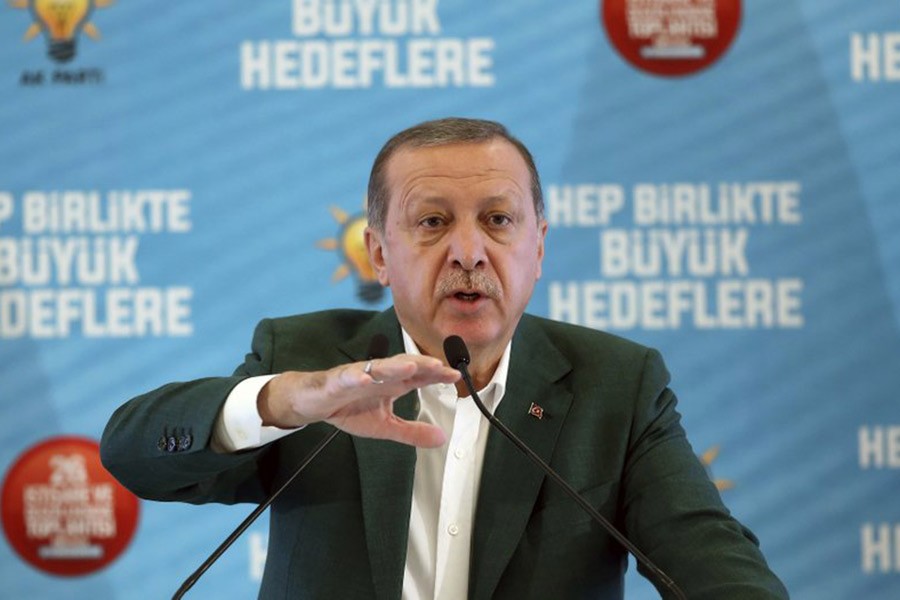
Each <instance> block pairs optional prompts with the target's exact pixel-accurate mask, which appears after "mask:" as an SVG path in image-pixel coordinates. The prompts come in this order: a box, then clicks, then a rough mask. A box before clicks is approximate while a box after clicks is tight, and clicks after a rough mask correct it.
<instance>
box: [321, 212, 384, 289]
mask: <svg viewBox="0 0 900 600" xmlns="http://www.w3.org/2000/svg"><path fill="white" fill-rule="evenodd" d="M331 214H332V215H334V218H335V220H336V221H337V222H338V223H340V224H341V230H340V232H339V233H338V235H337V237H336V238H329V239H327V240H320V241H319V242H318V244H317V245H318V246H319V247H320V248H323V249H325V250H339V251H340V253H341V254H343V255H344V262H343V263H341V265H340V266H339V267H338V268H337V270H336V271H335V272H334V276H333V277H332V279H333V280H334V281H340V280H341V279H343V278H345V277H346V276H347V275H349V274H350V273H353V274H354V275H355V276H356V283H357V288H356V294H357V296H359V299H360V300H362V301H363V302H365V303H367V304H375V303H377V302H378V301H380V300H381V299H382V297H383V296H384V288H383V287H382V286H381V284H380V283H379V282H378V277H377V276H376V275H375V269H373V268H372V263H370V262H369V252H368V250H367V249H366V240H365V236H364V235H363V232H364V231H365V229H366V225H367V220H366V213H365V212H361V213H358V214H356V215H354V216H352V217H351V216H349V215H348V214H347V213H345V212H344V211H343V210H341V209H340V208H337V207H335V206H333V207H331Z"/></svg>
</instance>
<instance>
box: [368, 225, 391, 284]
mask: <svg viewBox="0 0 900 600" xmlns="http://www.w3.org/2000/svg"><path fill="white" fill-rule="evenodd" d="M364 236H365V238H366V249H367V250H368V251H369V262H370V263H372V268H373V269H374V270H375V276H376V277H378V283H380V284H381V285H383V286H384V287H387V286H389V285H390V283H391V282H390V280H389V279H388V273H387V260H386V256H385V254H386V253H385V248H384V242H383V240H382V238H381V236H382V234H381V233H379V232H378V231H377V230H375V229H372V228H371V227H366V230H365V232H364Z"/></svg>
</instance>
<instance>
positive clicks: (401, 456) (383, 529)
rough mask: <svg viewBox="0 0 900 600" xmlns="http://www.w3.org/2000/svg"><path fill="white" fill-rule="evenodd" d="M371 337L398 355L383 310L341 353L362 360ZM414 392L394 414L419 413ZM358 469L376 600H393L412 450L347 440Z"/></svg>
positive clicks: (399, 342) (390, 317)
mask: <svg viewBox="0 0 900 600" xmlns="http://www.w3.org/2000/svg"><path fill="white" fill-rule="evenodd" d="M376 333H382V334H384V335H386V336H387V338H388V342H389V354H390V355H393V354H397V353H399V352H403V339H402V336H401V334H400V325H399V323H398V322H397V318H396V316H395V315H394V311H393V310H387V311H385V312H383V313H381V314H380V315H378V316H377V317H375V319H373V320H372V322H371V323H370V324H369V325H367V326H366V327H364V328H362V329H361V330H360V333H359V335H357V336H356V338H354V339H353V340H350V341H349V342H347V344H345V345H344V346H342V347H341V350H342V351H343V352H344V353H345V354H347V356H348V357H350V358H351V359H352V360H354V361H357V360H365V359H366V356H365V353H366V349H367V348H368V345H369V340H371V338H372V336H373V335H374V334H376ZM417 402H418V397H417V394H416V393H415V392H412V393H409V394H407V395H405V396H403V397H402V398H398V399H397V401H396V402H395V403H394V413H395V414H397V415H398V416H399V417H401V418H403V419H415V418H416V415H417V412H418V407H417ZM351 439H352V440H353V447H354V449H355V450H356V460H357V463H358V465H359V480H360V487H361V490H362V492H361V493H362V510H363V522H364V527H365V532H366V546H367V548H368V551H369V561H370V563H371V566H372V579H373V582H374V586H375V592H376V594H377V598H379V599H380V600H396V599H397V598H400V595H401V593H402V589H403V570H404V565H405V562H406V545H407V538H408V531H409V514H410V508H411V506H412V488H413V476H414V474H415V465H416V450H415V448H413V447H412V446H406V445H404V444H398V443H396V442H386V441H383V440H372V439H367V438H360V437H355V436H354V437H351Z"/></svg>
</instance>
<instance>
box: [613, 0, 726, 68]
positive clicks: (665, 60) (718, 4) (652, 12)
mask: <svg viewBox="0 0 900 600" xmlns="http://www.w3.org/2000/svg"><path fill="white" fill-rule="evenodd" d="M600 12H601V18H602V21H603V25H604V27H605V28H606V33H607V35H608V36H609V40H610V42H612V45H613V46H614V47H615V48H616V50H617V51H618V52H619V54H621V55H622V57H623V58H624V59H625V60H626V61H628V62H629V63H631V64H632V65H633V66H635V67H637V68H638V69H641V70H642V71H645V72H647V73H652V74H654V75H662V76H665V77H679V76H684V75H691V74H694V73H696V72H698V71H701V70H703V69H705V68H707V67H708V66H710V65H711V64H713V63H714V62H716V61H717V60H719V59H720V58H721V57H722V55H723V54H724V53H725V51H726V50H728V48H729V46H731V43H732V42H733V41H734V38H735V35H736V34H737V31H738V26H739V25H740V20H741V0H601V3H600Z"/></svg>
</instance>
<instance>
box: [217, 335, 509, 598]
mask: <svg viewBox="0 0 900 600" xmlns="http://www.w3.org/2000/svg"><path fill="white" fill-rule="evenodd" d="M403 346H404V349H405V351H406V353H408V354H420V352H419V349H418V347H417V346H416V344H415V342H414V341H413V340H412V338H411V337H410V336H409V334H407V333H406V331H405V330H404V331H403ZM511 346H512V343H511V342H510V344H507V346H506V350H505V351H504V352H503V356H502V357H501V358H500V363H499V364H498V365H497V369H496V370H495V371H494V376H493V378H492V379H491V380H490V382H488V384H487V386H485V387H484V389H482V390H479V391H478V396H479V397H480V398H481V399H482V401H483V402H484V404H485V406H486V407H487V408H488V410H490V411H491V412H492V413H493V412H494V411H495V410H496V408H497V406H498V405H499V404H500V401H501V400H502V398H503V394H504V392H505V389H506V376H507V373H508V371H509V356H510V351H511ZM273 377H275V375H263V376H259V377H250V378H248V379H245V380H244V381H242V382H241V383H239V384H238V385H237V386H235V388H234V389H233V390H232V391H231V394H229V396H228V398H227V400H226V401H225V405H224V407H223V408H222V412H221V413H220V414H219V418H218V420H217V422H216V427H215V430H214V433H213V440H212V447H213V449H214V450H216V451H219V452H236V451H238V450H246V449H248V448H255V447H259V446H262V445H264V444H268V443H270V442H273V441H275V440H277V439H279V438H281V437H284V436H285V435H288V434H290V433H292V432H294V431H297V430H296V429H280V428H278V427H270V426H263V425H262V418H261V417H260V416H259V412H258V410H257V407H256V399H257V396H258V394H259V392H260V390H261V389H262V388H263V386H265V384H266V383H268V381H269V380H270V379H272V378H273ZM418 396H419V413H418V417H417V419H418V420H419V421H423V422H426V423H433V424H435V425H437V426H439V427H440V428H441V429H443V430H444V432H445V433H446V434H447V438H448V440H449V441H448V443H447V444H445V445H444V446H441V447H440V448H417V449H416V469H415V476H414V480H413V497H412V509H411V511H410V521H409V539H408V542H407V552H406V567H405V570H404V576H403V600H426V599H434V600H457V599H459V598H465V597H466V596H467V595H468V587H469V559H470V556H471V543H472V527H473V524H474V517H475V501H476V500H477V498H478V486H479V482H480V481H481V467H482V463H483V461H484V450H485V447H486V446H487V437H488V430H489V428H490V425H489V424H488V422H487V420H486V419H484V418H483V417H482V415H481V413H480V412H479V411H478V408H477V407H476V406H475V403H474V402H472V400H471V397H469V396H466V397H465V398H459V396H458V394H457V392H456V386H455V385H453V384H435V385H429V386H426V387H424V388H421V389H419V390H418Z"/></svg>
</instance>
